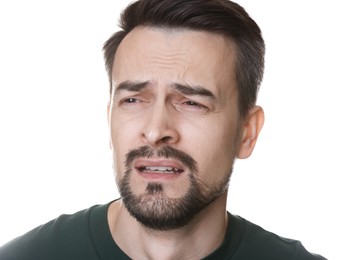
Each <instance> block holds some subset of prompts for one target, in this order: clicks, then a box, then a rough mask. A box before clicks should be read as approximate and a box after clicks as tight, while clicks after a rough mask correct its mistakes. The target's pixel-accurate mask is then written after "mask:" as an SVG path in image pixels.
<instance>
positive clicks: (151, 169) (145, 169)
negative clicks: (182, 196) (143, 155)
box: [137, 166, 184, 174]
mask: <svg viewBox="0 0 361 260" xmlns="http://www.w3.org/2000/svg"><path fill="white" fill-rule="evenodd" d="M137 169H138V170H139V171H140V172H141V173H160V174H179V173H182V172H183V171H184V170H182V169H178V168H175V167H167V166H141V167H138V168H137Z"/></svg>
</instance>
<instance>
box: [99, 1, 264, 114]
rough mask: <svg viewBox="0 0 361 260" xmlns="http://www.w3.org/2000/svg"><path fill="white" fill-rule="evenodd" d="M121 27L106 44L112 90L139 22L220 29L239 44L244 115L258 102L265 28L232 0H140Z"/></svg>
mask: <svg viewBox="0 0 361 260" xmlns="http://www.w3.org/2000/svg"><path fill="white" fill-rule="evenodd" d="M119 26H120V28H121V30H120V31H118V32H116V33H115V34H114V35H113V36H111V37H110V38H109V40H107V41H106V43H105V44H104V48H103V50H104V58H105V65H106V69H107V72H108V76H109V80H110V91H112V69H113V62H114V56H115V53H116V51H117V48H118V46H119V44H120V43H121V41H122V40H123V39H124V37H125V36H126V35H127V34H128V33H129V32H130V31H132V30H133V29H134V28H135V27H137V26H149V27H161V28H182V29H191V30H200V31H207V32H212V33H218V34H221V35H224V36H226V37H228V38H229V39H230V40H231V41H232V42H233V43H234V46H235V52H234V53H235V55H236V57H235V58H236V59H235V60H236V66H235V76H236V81H237V85H238V93H239V110H240V114H241V116H242V117H244V116H246V115H247V113H248V111H249V109H250V108H252V107H253V106H254V105H255V102H256V99H257V93H258V89H259V86H260V83H261V81H262V77H263V70H264V53H265V46H264V41H263V39H262V35H261V30H260V28H259V27H258V25H257V24H256V23H255V22H254V21H253V19H252V18H251V17H250V16H249V15H248V14H247V12H246V11H245V10H244V9H243V8H242V7H241V6H239V5H238V4H236V3H234V2H231V1H229V0H139V1H137V2H134V3H132V4H130V5H129V6H128V7H127V8H126V9H125V10H124V12H123V13H122V15H121V17H120V22H119Z"/></svg>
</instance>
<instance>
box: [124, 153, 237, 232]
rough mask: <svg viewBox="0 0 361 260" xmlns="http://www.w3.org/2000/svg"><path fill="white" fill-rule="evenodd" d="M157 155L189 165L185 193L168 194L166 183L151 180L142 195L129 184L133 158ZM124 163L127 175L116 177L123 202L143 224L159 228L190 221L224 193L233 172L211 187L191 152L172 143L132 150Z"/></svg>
mask: <svg viewBox="0 0 361 260" xmlns="http://www.w3.org/2000/svg"><path fill="white" fill-rule="evenodd" d="M154 156H156V157H158V158H162V157H163V158H172V159H175V160H178V161H180V162H181V163H182V164H183V165H184V166H186V167H187V168H188V169H189V175H188V178H189V183H190V186H189V189H188V190H187V192H186V193H185V195H184V196H182V197H179V198H169V197H168V196H167V195H166V194H165V192H164V190H163V185H162V184H161V183H157V182H150V183H148V185H147V187H146V190H145V192H144V193H143V194H141V195H135V194H134V193H133V192H132V187H131V185H130V178H131V176H132V174H134V172H133V171H132V170H131V165H132V162H133V161H134V160H135V159H138V158H152V157H154ZM125 167H126V171H125V173H124V175H123V176H124V177H123V178H122V179H117V186H118V189H119V192H120V195H121V198H122V201H123V204H124V206H125V207H126V209H127V210H128V212H129V213H130V214H131V215H132V216H133V217H134V218H135V219H136V220H137V221H139V222H140V223H141V224H142V225H144V226H145V227H147V228H150V229H153V230H158V231H167V230H174V229H179V228H181V227H184V226H185V225H187V224H188V223H189V222H191V220H192V219H193V218H194V217H195V216H196V215H197V214H198V213H199V212H200V211H202V210H203V209H205V208H206V207H207V206H208V205H209V204H210V203H212V202H213V201H214V200H216V199H217V198H218V197H220V196H221V195H222V194H224V192H225V191H226V190H227V189H228V184H229V179H230V175H231V172H232V170H230V171H229V173H228V174H227V175H226V176H225V177H224V178H223V179H222V180H221V181H220V183H218V184H217V185H214V186H212V187H208V186H207V185H206V184H205V183H203V182H202V181H201V180H200V179H199V178H198V169H197V163H196V161H195V160H194V159H193V158H192V157H191V156H190V155H188V154H186V153H184V152H182V151H180V150H177V149H174V148H172V147H170V146H164V147H162V148H160V149H159V150H156V151H155V150H153V149H152V148H150V147H148V146H142V147H139V148H137V149H134V150H131V151H129V153H128V154H127V155H126V160H125ZM117 176H119V174H118V175H117Z"/></svg>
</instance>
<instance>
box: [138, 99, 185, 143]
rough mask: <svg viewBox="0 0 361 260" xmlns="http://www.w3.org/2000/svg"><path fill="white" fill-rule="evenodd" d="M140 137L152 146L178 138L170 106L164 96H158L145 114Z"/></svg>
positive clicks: (174, 140) (171, 141)
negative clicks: (144, 122) (146, 117)
mask: <svg viewBox="0 0 361 260" xmlns="http://www.w3.org/2000/svg"><path fill="white" fill-rule="evenodd" d="M147 116H148V119H147V120H146V121H147V123H146V125H145V126H144V131H143V134H142V137H143V139H144V141H145V142H147V143H148V144H150V145H152V146H156V145H159V144H163V143H174V142H176V141H177V140H178V137H179V136H178V133H177V130H176V127H175V123H174V122H173V119H174V118H172V114H171V106H169V105H168V104H167V100H166V98H165V97H158V98H157V99H156V101H155V102H154V105H153V106H152V108H151V109H150V110H149V114H148V115H147Z"/></svg>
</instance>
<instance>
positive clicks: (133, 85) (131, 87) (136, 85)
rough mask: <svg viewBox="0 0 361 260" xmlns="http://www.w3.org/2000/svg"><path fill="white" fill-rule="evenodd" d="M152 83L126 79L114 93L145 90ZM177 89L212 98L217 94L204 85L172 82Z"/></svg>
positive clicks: (189, 94)
mask: <svg viewBox="0 0 361 260" xmlns="http://www.w3.org/2000/svg"><path fill="white" fill-rule="evenodd" d="M150 85H152V84H151V82H150V81H129V80H127V81H124V82H121V83H119V84H118V85H117V87H116V88H115V91H114V93H115V94H117V93H118V92H119V91H121V90H127V91H133V92H138V91H141V90H143V89H144V88H146V87H149V86H150ZM170 86H171V87H172V88H174V89H175V90H176V91H178V92H180V93H182V94H184V95H188V96H204V97H208V98H211V99H216V97H215V95H214V94H213V93H212V92H211V91H210V90H208V89H206V88H205V87H202V86H191V85H188V84H180V83H172V84H171V85H170Z"/></svg>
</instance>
